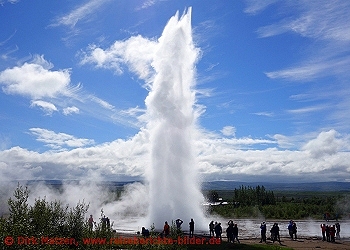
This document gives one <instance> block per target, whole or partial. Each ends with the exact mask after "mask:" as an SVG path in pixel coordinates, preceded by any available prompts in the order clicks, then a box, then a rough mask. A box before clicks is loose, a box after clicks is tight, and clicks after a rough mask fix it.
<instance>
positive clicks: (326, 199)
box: [207, 185, 347, 219]
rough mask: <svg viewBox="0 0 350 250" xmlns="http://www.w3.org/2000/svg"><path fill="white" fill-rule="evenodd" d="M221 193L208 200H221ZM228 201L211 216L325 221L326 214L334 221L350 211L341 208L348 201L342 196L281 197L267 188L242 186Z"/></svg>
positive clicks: (213, 192) (213, 193)
mask: <svg viewBox="0 0 350 250" xmlns="http://www.w3.org/2000/svg"><path fill="white" fill-rule="evenodd" d="M219 193H220V191H219V192H218V191H215V190H211V191H209V192H208V194H207V197H208V199H209V201H211V202H216V201H218V200H219V196H220V194H219ZM229 193H230V195H229V196H228V195H227V191H226V198H225V199H224V200H225V201H227V202H228V205H219V206H212V207H211V208H210V211H209V212H211V213H217V214H219V215H221V216H225V217H235V218H254V217H261V216H263V217H265V218H271V219H291V218H292V219H306V218H313V219H323V218H324V214H325V213H329V214H331V215H332V217H331V218H333V219H338V218H341V217H342V216H343V215H344V213H347V212H346V211H342V210H340V209H339V208H338V206H337V204H339V203H340V202H341V201H342V200H343V199H344V197H342V196H332V195H328V196H322V195H319V196H317V195H316V194H317V193H315V195H314V196H312V197H298V196H295V197H287V196H285V195H283V196H280V197H277V196H276V195H275V194H274V192H273V191H269V190H266V188H265V187H264V186H260V185H258V186H256V187H251V186H243V185H242V186H240V187H239V188H235V189H234V190H233V191H231V192H229Z"/></svg>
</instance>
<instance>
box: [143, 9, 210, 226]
mask: <svg viewBox="0 0 350 250" xmlns="http://www.w3.org/2000/svg"><path fill="white" fill-rule="evenodd" d="M158 42H159V43H158V47H157V51H156V53H155V56H154V60H153V64H152V66H153V68H154V70H155V72H156V75H155V78H154V81H153V84H152V88H151V91H150V92H149V95H148V97H147V98H146V100H145V102H146V106H147V119H148V123H147V127H148V129H149V131H150V145H151V164H150V165H151V166H150V171H149V173H148V176H147V177H148V181H149V185H150V187H149V188H150V200H149V203H150V206H149V210H148V211H149V217H148V220H149V223H151V224H152V223H154V225H155V227H156V228H158V229H160V228H162V226H163V225H164V222H165V221H168V222H169V223H170V222H171V221H172V220H174V221H175V220H176V219H177V218H181V219H182V220H183V221H184V222H185V223H184V229H186V230H187V229H188V222H189V221H190V219H191V218H193V219H194V221H195V222H196V225H197V226H199V224H200V223H202V222H204V220H203V218H204V215H203V211H202V209H201V206H200V203H201V202H202V199H203V196H202V194H201V192H200V189H199V185H198V182H197V177H196V150H195V147H194V145H195V143H194V142H195V137H196V117H197V114H196V112H195V110H194V104H195V93H194V91H193V87H194V84H195V80H194V74H195V70H194V69H195V68H194V66H195V63H196V60H197V57H198V49H196V48H195V46H194V44H193V41H192V30H191V9H189V10H188V12H187V13H185V14H184V15H183V16H182V17H180V18H179V14H178V13H176V14H175V16H173V17H172V18H171V19H170V20H169V22H168V24H167V25H166V27H165V28H164V31H163V33H162V36H161V37H160V38H159V41H158ZM186 224H187V226H186ZM197 228H198V227H197Z"/></svg>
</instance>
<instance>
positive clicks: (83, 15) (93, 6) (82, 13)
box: [51, 0, 111, 29]
mask: <svg viewBox="0 0 350 250" xmlns="http://www.w3.org/2000/svg"><path fill="white" fill-rule="evenodd" d="M109 1H111V0H89V1H88V2H86V3H85V4H83V5H80V6H78V7H77V8H75V9H74V10H72V11H71V12H69V13H68V14H66V15H63V16H61V17H59V18H57V19H56V20H55V22H54V23H52V24H51V26H54V27H55V26H61V25H64V26H69V27H70V28H72V29H73V28H74V27H75V26H76V24H77V23H78V22H80V21H82V20H86V19H88V18H89V17H90V16H91V14H92V13H94V12H96V11H97V10H98V9H99V8H100V7H101V6H103V5H104V4H106V3H107V2H109Z"/></svg>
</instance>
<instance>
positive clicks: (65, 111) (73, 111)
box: [63, 106, 79, 115]
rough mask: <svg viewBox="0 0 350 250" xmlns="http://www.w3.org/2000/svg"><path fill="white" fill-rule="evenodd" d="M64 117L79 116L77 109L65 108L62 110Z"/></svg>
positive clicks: (73, 107)
mask: <svg viewBox="0 0 350 250" xmlns="http://www.w3.org/2000/svg"><path fill="white" fill-rule="evenodd" d="M63 114H64V115H71V114H79V109H78V108H77V107H75V106H72V107H67V108H64V109H63Z"/></svg>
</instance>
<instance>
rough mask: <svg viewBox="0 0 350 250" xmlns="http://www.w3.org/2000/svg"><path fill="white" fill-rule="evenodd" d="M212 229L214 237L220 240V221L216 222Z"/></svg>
mask: <svg viewBox="0 0 350 250" xmlns="http://www.w3.org/2000/svg"><path fill="white" fill-rule="evenodd" d="M214 230H215V237H216V238H217V239H220V241H222V236H221V234H222V227H221V223H220V222H219V223H218V224H216V226H215V228H214Z"/></svg>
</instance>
